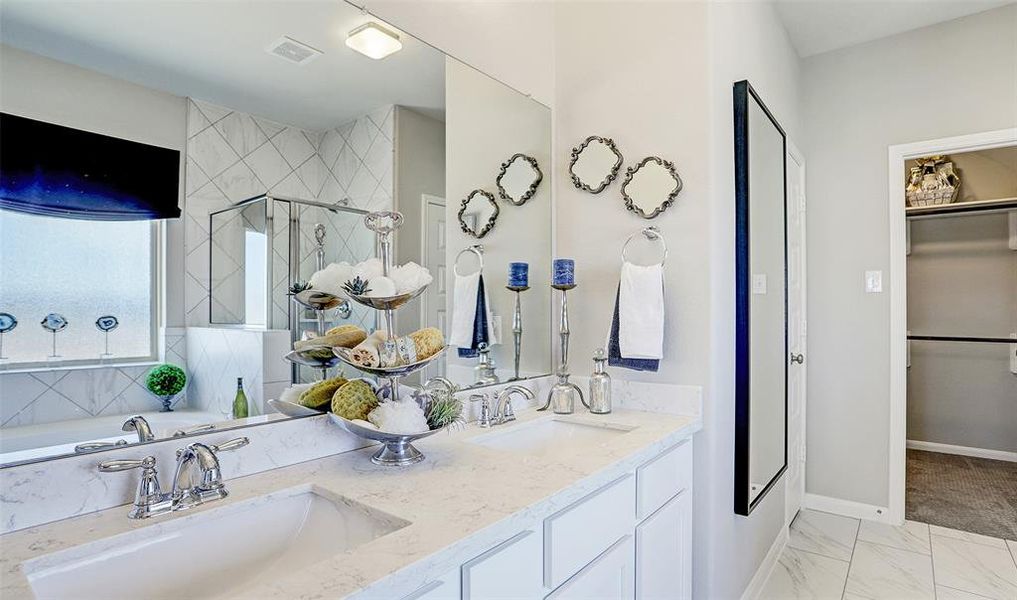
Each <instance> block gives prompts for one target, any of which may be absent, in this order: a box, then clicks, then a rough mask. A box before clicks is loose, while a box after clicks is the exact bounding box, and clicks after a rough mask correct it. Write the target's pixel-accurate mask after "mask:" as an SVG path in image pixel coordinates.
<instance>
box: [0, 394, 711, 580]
mask: <svg viewBox="0 0 1017 600" xmlns="http://www.w3.org/2000/svg"><path fill="white" fill-rule="evenodd" d="M552 418H561V419H564V420H576V421H580V422H600V423H604V424H617V425H621V426H625V427H633V429H632V430H631V431H629V432H627V433H625V434H622V435H617V436H613V437H611V438H607V440H606V441H604V442H600V443H585V444H584V443H576V444H574V445H572V446H570V447H568V448H567V450H565V451H563V452H561V453H558V454H556V455H555V456H554V457H553V459H552V458H549V457H546V456H541V455H536V454H524V453H513V452H508V451H504V450H496V449H493V448H490V447H487V446H483V445H480V444H475V443H470V439H471V438H473V437H476V436H479V435H485V434H488V433H491V432H509V431H510V430H511V428H513V427H518V426H520V425H524V424H526V423H528V422H530V421H534V420H537V419H552ZM701 427H702V422H701V419H700V417H693V416H676V415H665V414H660V413H648V412H639V411H631V410H617V411H615V412H613V413H611V414H609V415H604V416H594V415H589V414H583V415H578V414H577V415H572V416H568V417H558V416H556V415H549V414H547V413H540V412H536V411H533V410H527V411H521V412H520V413H519V419H518V421H516V422H515V423H510V424H505V425H499V426H496V427H494V428H492V429H481V428H479V427H477V426H476V425H475V424H472V423H471V424H470V425H469V426H468V427H466V428H465V429H464V430H461V431H458V432H455V433H453V434H450V435H435V436H431V437H429V438H426V439H423V440H420V441H418V442H417V443H416V444H415V445H416V446H417V447H418V448H419V449H420V450H421V451H422V452H423V453H424V454H425V455H426V456H427V458H426V460H424V461H423V462H421V463H418V464H416V465H413V466H411V467H407V468H402V469H393V468H386V467H380V466H376V465H374V464H372V463H371V462H370V456H371V454H372V453H373V452H374V450H375V448H374V447H369V448H365V449H361V450H356V451H353V452H346V453H343V454H337V455H334V456H329V457H326V458H322V459H317V460H312V461H309V462H306V463H301V464H296V465H292V466H288V467H283V468H279V469H274V470H271V471H265V472H262V473H258V474H254V475H249V476H246V477H241V478H236V479H233V480H230V481H228V482H227V488H228V489H229V491H230V495H229V497H228V498H226V499H224V500H222V501H219V502H213V503H209V504H207V505H204V506H201V507H198V508H196V509H194V510H190V511H184V512H181V513H174V514H170V515H165V516H161V517H154V518H151V519H147V520H142V521H134V520H129V519H128V518H127V514H126V513H127V507H125V506H120V507H116V508H113V509H109V510H104V511H101V512H97V513H93V514H89V515H83V516H80V517H74V518H71V519H66V520H63V521H57V522H54V523H48V524H46V525H41V526H38V527H33V528H29V529H24V530H21V531H17V532H13V533H9V534H6V535H3V536H0V579H2V582H0V596H2V597H3V598H5V599H12V600H13V599H15V598H32V597H33V595H32V593H31V591H30V587H29V582H28V579H27V578H26V576H25V574H24V573H23V572H22V569H21V564H22V563H23V562H25V561H27V560H31V559H33V558H37V557H40V556H44V555H47V554H50V553H52V552H56V551H59V550H63V549H66V548H71V547H74V546H77V545H80V544H83V543H87V542H92V541H95V540H99V539H102V538H106V537H109V536H113V535H117V534H120V533H124V532H127V531H131V530H135V529H140V528H144V527H152V526H157V525H158V524H159V523H166V522H169V521H171V520H173V519H175V518H180V516H181V515H194V514H196V513H198V512H205V511H214V510H217V509H218V508H220V507H224V506H229V505H231V504H233V503H236V502H240V501H244V500H249V499H252V498H257V497H259V496H263V495H265V494H269V493H272V492H276V491H280V490H285V489H287V488H292V487H296V486H300V485H306V484H308V483H313V484H314V485H315V486H316V487H318V488H322V489H324V490H327V491H329V492H332V493H334V494H338V495H340V496H343V497H346V498H348V499H350V500H353V501H355V502H358V503H361V504H363V505H366V506H368V507H370V508H372V509H376V510H378V511H382V512H384V513H387V514H389V515H393V516H395V517H398V518H400V519H403V520H405V521H408V522H409V523H410V524H409V525H408V526H406V527H403V528H401V529H398V530H396V531H394V532H392V533H389V534H387V535H383V536H381V537H379V538H377V539H374V540H372V541H370V542H367V543H366V544H363V545H361V546H359V547H357V548H355V549H353V550H351V551H347V552H341V553H338V554H335V555H332V556H323V557H322V560H321V561H319V562H317V563H314V564H309V565H307V566H306V567H305V568H303V569H301V570H299V571H297V572H294V573H292V574H290V575H288V576H286V577H284V578H281V579H277V580H274V581H271V582H268V583H262V584H259V586H258V587H256V588H253V589H252V588H249V587H245V588H244V589H243V590H242V592H238V594H239V596H242V597H243V598H301V599H315V598H341V597H349V596H355V597H357V598H387V599H390V598H394V597H399V594H406V593H409V592H411V591H412V590H414V589H417V588H418V587H420V586H422V585H425V584H427V583H429V582H431V581H434V580H435V579H437V578H439V577H441V576H442V575H444V574H445V573H446V572H448V571H449V570H450V569H453V568H455V567H457V566H458V565H459V564H461V563H462V562H463V561H465V560H469V559H470V558H472V557H474V556H476V555H478V554H480V553H482V552H484V551H485V550H487V549H488V548H490V547H491V546H493V545H495V544H497V543H499V542H501V541H504V540H505V539H507V538H508V537H510V536H511V535H514V534H515V533H517V532H518V531H520V530H522V529H526V528H530V527H534V526H535V525H537V524H538V523H540V522H541V521H542V520H543V519H544V518H545V517H547V516H548V515H550V514H553V513H554V512H556V511H558V510H560V509H561V508H564V507H565V506H567V505H569V504H571V503H572V502H574V501H576V500H578V499H579V498H582V497H583V496H585V495H586V494H588V493H590V492H592V491H594V490H596V489H597V488H599V487H601V486H602V485H604V484H606V483H609V482H610V481H612V480H614V479H616V478H617V477H619V476H621V475H622V474H624V473H626V472H628V471H631V470H633V469H634V468H635V467H637V466H639V465H640V464H642V463H644V462H646V461H647V460H649V459H650V458H652V457H654V456H656V455H657V454H659V453H660V451H662V450H664V449H666V448H668V447H670V446H672V445H674V444H675V443H677V442H678V441H680V440H682V439H684V438H687V437H689V436H690V435H692V434H693V433H694V432H696V431H698V430H699V429H701ZM240 452H243V450H240ZM222 460H223V462H225V461H227V460H230V458H229V456H228V454H227V455H224V456H223V458H222ZM165 471H166V468H165V467H163V469H162V471H161V472H163V473H165ZM153 568H159V567H158V566H157V565H154V566H153ZM139 577H142V576H139ZM139 581H140V580H139ZM125 592H126V593H129V590H128V589H127V588H125Z"/></svg>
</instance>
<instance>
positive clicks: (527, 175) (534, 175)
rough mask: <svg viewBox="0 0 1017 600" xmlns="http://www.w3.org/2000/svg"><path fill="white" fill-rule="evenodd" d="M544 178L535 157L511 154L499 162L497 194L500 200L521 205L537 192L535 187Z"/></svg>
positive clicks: (496, 181)
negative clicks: (505, 159)
mask: <svg viewBox="0 0 1017 600" xmlns="http://www.w3.org/2000/svg"><path fill="white" fill-rule="evenodd" d="M543 180H544V173H543V172H541V170H540V165H539V164H538V163H537V159H535V158H533V157H532V156H527V155H525V154H522V153H516V154H513V155H512V156H511V157H510V158H509V159H508V160H507V161H505V162H503V163H501V169H500V170H499V172H498V178H497V179H495V183H496V184H497V186H498V196H500V197H501V199H502V200H505V201H507V202H511V203H512V204H514V205H516V206H522V205H523V204H525V203H526V201H527V200H529V199H530V198H532V197H533V195H534V194H535V193H537V187H539V186H540V182H541V181H543Z"/></svg>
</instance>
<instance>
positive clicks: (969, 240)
mask: <svg viewBox="0 0 1017 600" xmlns="http://www.w3.org/2000/svg"><path fill="white" fill-rule="evenodd" d="M889 159H890V160H889V166H890V170H889V176H890V181H889V190H890V194H889V199H890V224H891V248H890V250H891V270H890V303H891V323H890V351H891V398H890V402H891V414H890V452H891V457H890V458H891V462H890V481H889V490H890V511H891V514H890V518H891V520H892V521H895V522H897V523H900V522H903V520H904V519H908V520H915V521H920V522H925V523H930V524H931V525H938V526H941V527H948V528H951V529H959V530H962V531H967V532H970V533H975V534H981V535H987V536H991V537H994V538H1006V539H1017V129H1008V130H1002V131H995V132H988V133H982V134H976V135H970V136H961V137H956V138H948V139H941V140H933V141H929V142H921V143H917V144H907V145H903V146H893V147H891V148H890V152H889Z"/></svg>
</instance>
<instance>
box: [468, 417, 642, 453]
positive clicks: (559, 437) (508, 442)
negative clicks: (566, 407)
mask: <svg viewBox="0 0 1017 600" xmlns="http://www.w3.org/2000/svg"><path fill="white" fill-rule="evenodd" d="M633 429H635V428H634V427H629V426H626V425H619V424H617V423H610V422H607V421H599V420H580V419H576V418H569V419H564V418H553V419H539V420H536V421H530V422H527V423H520V424H518V425H515V424H510V425H498V426H496V429H495V430H494V431H493V432H491V433H488V434H486V435H481V436H477V437H475V438H473V439H472V440H470V441H471V442H472V443H474V444H480V445H481V446H487V447H488V448H494V449H496V450H509V451H513V452H525V453H529V454H548V453H552V452H556V451H560V450H564V449H566V448H568V447H570V446H571V447H577V446H580V445H584V444H599V443H603V442H606V441H607V440H610V439H611V438H614V437H615V436H619V435H624V434H626V433H628V432H629V431H632V430H633Z"/></svg>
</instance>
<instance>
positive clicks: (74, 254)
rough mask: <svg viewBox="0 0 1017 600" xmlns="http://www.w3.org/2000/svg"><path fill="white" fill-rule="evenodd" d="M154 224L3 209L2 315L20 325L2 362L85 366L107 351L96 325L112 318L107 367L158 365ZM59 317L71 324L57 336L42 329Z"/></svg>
mask: <svg viewBox="0 0 1017 600" xmlns="http://www.w3.org/2000/svg"><path fill="white" fill-rule="evenodd" d="M157 227H158V225H157V222H156V221H82V220H74V219H61V218H55V217H43V216H36V215H28V214H23V213H18V212H12V211H6V210H0V312H6V313H10V314H12V315H14V316H15V318H17V320H18V326H17V328H15V329H14V330H13V331H11V332H9V333H6V334H4V340H3V351H4V355H5V356H6V357H7V360H6V361H5V363H6V364H7V366H8V368H9V367H11V366H23V367H31V366H33V365H39V364H47V363H49V364H52V362H51V361H53V360H59V361H61V362H62V363H70V364H88V363H94V362H98V361H99V358H100V355H101V354H102V353H103V352H104V351H105V335H104V334H103V332H101V331H99V329H98V328H97V327H96V325H95V322H96V319H98V318H99V317H101V316H105V315H113V316H115V317H116V318H117V319H118V321H119V326H118V327H117V328H116V329H114V330H113V331H111V332H110V333H109V352H110V353H111V354H112V356H111V357H109V359H110V360H112V361H115V362H124V361H132V360H134V361H136V360H154V359H155V358H157V351H156V341H157V339H158V335H157V332H156V329H155V328H156V326H157V320H156V314H157V312H156V309H157V296H156V290H157V289H158V287H157V285H156V283H157V277H158V269H157V263H156V258H157V251H156V250H157V245H156V242H157V240H158V230H157ZM49 313H58V314H60V315H63V316H64V318H66V319H67V322H68V325H67V327H66V328H65V329H64V330H63V331H60V332H59V333H57V334H56V354H57V355H59V359H53V358H51V355H53V354H54V352H53V342H54V334H52V333H50V332H49V331H47V330H45V329H43V327H42V325H41V323H42V321H43V318H44V317H45V316H46V315H47V314H49Z"/></svg>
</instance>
